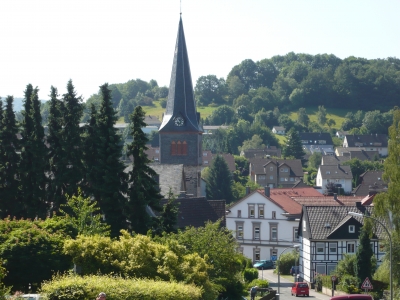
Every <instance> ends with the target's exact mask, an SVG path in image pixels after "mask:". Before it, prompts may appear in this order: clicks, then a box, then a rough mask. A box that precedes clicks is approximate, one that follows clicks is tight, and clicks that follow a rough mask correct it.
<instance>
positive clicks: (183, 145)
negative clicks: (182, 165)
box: [182, 141, 188, 155]
mask: <svg viewBox="0 0 400 300" xmlns="http://www.w3.org/2000/svg"><path fill="white" fill-rule="evenodd" d="M187 153H188V151H187V143H186V141H183V143H182V155H187Z"/></svg>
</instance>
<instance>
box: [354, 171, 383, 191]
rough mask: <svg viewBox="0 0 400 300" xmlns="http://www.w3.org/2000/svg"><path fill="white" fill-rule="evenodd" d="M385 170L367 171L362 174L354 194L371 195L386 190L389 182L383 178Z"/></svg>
mask: <svg viewBox="0 0 400 300" xmlns="http://www.w3.org/2000/svg"><path fill="white" fill-rule="evenodd" d="M382 175H383V171H366V172H365V173H363V174H361V175H360V178H359V179H358V181H357V184H358V185H357V187H356V188H355V189H354V190H353V192H352V194H353V195H355V196H371V195H375V194H377V193H379V192H386V191H387V189H388V184H387V182H385V181H384V180H383V178H382Z"/></svg>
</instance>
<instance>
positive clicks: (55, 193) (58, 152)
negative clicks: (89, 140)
mask: <svg viewBox="0 0 400 300" xmlns="http://www.w3.org/2000/svg"><path fill="white" fill-rule="evenodd" d="M57 97H58V91H57V89H56V88H55V87H53V86H52V87H51V90H50V108H49V116H48V120H49V123H48V130H49V132H48V136H47V144H48V146H49V148H48V152H47V159H48V163H49V187H48V190H47V195H48V200H49V201H50V202H53V203H62V202H64V199H65V196H64V195H63V194H62V190H63V182H62V181H61V179H62V174H61V171H62V170H63V168H62V165H61V161H62V157H63V148H62V137H61V131H62V124H63V123H62V102H61V101H60V100H59V99H58V98H57ZM57 207H58V205H57Z"/></svg>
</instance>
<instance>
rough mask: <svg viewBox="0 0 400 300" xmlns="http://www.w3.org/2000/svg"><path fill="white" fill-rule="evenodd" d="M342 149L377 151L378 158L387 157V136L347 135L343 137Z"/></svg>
mask: <svg viewBox="0 0 400 300" xmlns="http://www.w3.org/2000/svg"><path fill="white" fill-rule="evenodd" d="M343 147H345V148H351V147H358V148H362V149H363V150H365V151H378V152H379V155H380V156H387V155H388V136H387V134H353V135H351V134H349V135H345V137H344V140H343Z"/></svg>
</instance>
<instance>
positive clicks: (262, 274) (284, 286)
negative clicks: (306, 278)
mask: <svg viewBox="0 0 400 300" xmlns="http://www.w3.org/2000/svg"><path fill="white" fill-rule="evenodd" d="M273 272H274V270H259V271H258V278H260V279H266V280H268V282H269V287H271V288H273V289H274V290H277V291H278V275H277V274H274V273H273ZM293 282H294V279H293V280H291V281H289V280H287V279H286V278H283V277H280V284H279V292H280V297H279V298H280V300H290V299H291V300H294V299H296V297H294V296H292V295H291V294H290V290H291V287H292V284H293ZM309 298H314V299H319V300H329V299H330V298H331V297H330V296H328V295H325V294H321V293H318V292H316V291H315V290H313V289H310V296H309V297H308V299H309Z"/></svg>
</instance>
